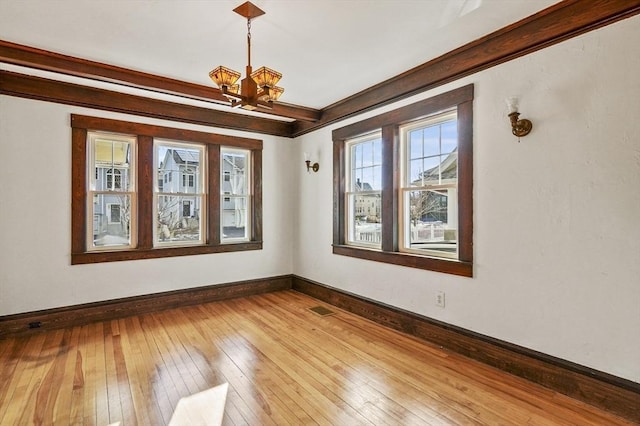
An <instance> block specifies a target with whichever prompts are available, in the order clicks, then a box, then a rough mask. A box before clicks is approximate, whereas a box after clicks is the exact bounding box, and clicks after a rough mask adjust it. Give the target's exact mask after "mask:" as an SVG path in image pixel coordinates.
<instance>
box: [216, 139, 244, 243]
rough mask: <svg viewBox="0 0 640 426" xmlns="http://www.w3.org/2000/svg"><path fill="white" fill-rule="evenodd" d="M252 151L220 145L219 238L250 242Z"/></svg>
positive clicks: (224, 241)
mask: <svg viewBox="0 0 640 426" xmlns="http://www.w3.org/2000/svg"><path fill="white" fill-rule="evenodd" d="M250 170H251V152H250V151H248V150H245V149H237V148H228V147H223V148H221V152H220V171H221V179H220V194H221V195H222V197H221V198H222V200H223V201H222V202H221V203H220V214H221V218H222V219H221V221H220V231H221V234H220V235H221V237H220V240H221V242H222V243H230V242H238V241H247V240H249V238H250V235H249V229H250V225H251V224H250V221H249V219H250V217H251V210H250V206H251V203H250V197H251V194H250V192H249V182H250V179H251V176H250V173H249V171H250Z"/></svg>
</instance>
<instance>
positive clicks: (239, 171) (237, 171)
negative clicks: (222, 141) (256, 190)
mask: <svg viewBox="0 0 640 426" xmlns="http://www.w3.org/2000/svg"><path fill="white" fill-rule="evenodd" d="M248 158H249V153H248V152H242V151H237V152H236V151H229V152H223V154H222V176H223V178H222V192H223V193H224V194H233V195H246V194H247V188H248V182H247V173H246V172H247V162H248Z"/></svg>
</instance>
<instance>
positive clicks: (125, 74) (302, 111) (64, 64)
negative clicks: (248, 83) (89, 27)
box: [0, 40, 320, 121]
mask: <svg viewBox="0 0 640 426" xmlns="http://www.w3.org/2000/svg"><path fill="white" fill-rule="evenodd" d="M0 62H5V63H8V64H12V65H19V66H23V67H28V68H35V69H39V70H44V71H51V72H55V73H60V74H66V75H71V76H74V77H81V78H88V79H91V80H95V81H102V82H107V83H115V84H119V85H123V86H129V87H135V88H139V89H144V90H150V91H153V92H159V93H165V94H170V95H174V96H179V97H183V98H189V99H196V100H199V101H204V102H213V103H217V104H226V103H228V102H229V101H228V99H227V98H226V97H225V96H224V95H223V94H222V92H221V91H220V90H219V89H216V88H214V87H209V86H203V85H200V84H195V83H189V82H186V81H181V80H176V79H172V78H167V77H162V76H158V75H154V74H149V73H144V72H140V71H135V70H130V69H127V68H122V67H117V66H113V65H109V64H104V63H101V62H95V61H90V60H87V59H82V58H77V57H74V56H68V55H62V54H60V53H56V52H51V51H48V50H42V49H37V48H35V47H30V46H25V45H21V44H16V43H12V42H9V41H5V40H0ZM260 112H262V113H265V114H271V115H277V116H279V117H285V118H292V119H294V120H303V121H317V120H318V119H319V118H320V111H318V110H316V109H312V108H307V107H303V106H297V105H292V104H280V103H276V104H274V108H273V109H272V110H260Z"/></svg>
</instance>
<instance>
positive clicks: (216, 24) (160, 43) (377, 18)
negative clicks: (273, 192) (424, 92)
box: [0, 0, 556, 108]
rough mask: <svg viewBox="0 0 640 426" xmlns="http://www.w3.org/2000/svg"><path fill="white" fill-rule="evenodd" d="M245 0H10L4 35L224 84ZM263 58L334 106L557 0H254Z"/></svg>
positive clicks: (240, 37) (239, 56) (289, 97)
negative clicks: (221, 71)
mask: <svg viewBox="0 0 640 426" xmlns="http://www.w3.org/2000/svg"><path fill="white" fill-rule="evenodd" d="M243 2H244V0H208V1H205V0H0V39H2V40H6V41H10V42H14V43H19V44H26V45H29V46H33V47H37V48H41V49H46V50H52V51H55V52H58V53H63V54H67V55H72V56H77V57H81V58H84V59H90V60H94V61H99V62H104V63H107V64H111V65H117V66H121V67H126V68H130V69H134V70H138V71H144V72H147V73H152V74H157V75H161V76H165V77H171V78H176V79H179V80H184V81H188V82H192V83H198V84H203V85H213V83H212V82H211V81H210V80H209V77H208V72H209V70H211V69H212V68H214V67H215V66H217V65H225V66H227V67H230V68H233V69H235V70H237V71H240V72H242V73H243V74H244V67H245V65H246V59H247V53H246V30H247V27H246V20H245V18H243V17H241V16H240V15H238V14H236V13H234V12H233V9H234V8H235V7H236V6H238V5H240V4H241V3H243ZM253 3H254V4H256V5H257V6H258V7H260V8H261V9H263V10H264V11H265V12H266V14H265V15H263V16H261V17H258V18H256V19H255V20H254V21H253V22H252V30H251V33H252V61H251V62H252V65H253V67H254V69H256V68H258V67H259V66H262V65H265V66H268V67H270V68H273V69H276V70H278V71H280V72H282V73H283V75H284V77H283V78H282V80H281V81H280V83H279V85H280V86H282V87H284V88H285V93H284V95H283V96H282V98H281V101H283V102H287V103H292V104H297V105H304V106H308V107H312V108H323V107H326V106H328V105H330V104H332V103H334V102H336V101H339V100H340V99H344V98H346V97H347V96H350V95H352V94H354V93H357V92H359V91H361V90H363V89H365V88H367V87H370V86H372V85H374V84H377V83H379V82H381V81H384V80H386V79H388V78H391V77H393V76H395V75H398V74H400V73H402V72H404V71H407V70H409V69H411V68H413V67H415V66H418V65H420V64H422V63H425V62H427V61H429V60H431V59H433V58H435V57H438V56H440V55H442V54H444V53H446V52H448V51H450V50H453V49H455V48H457V47H459V46H462V45H464V44H466V43H468V42H470V41H473V40H475V39H478V38H480V37H482V36H484V35H486V34H489V33H491V32H493V31H495V30H497V29H500V28H502V27H505V26H507V25H508V24H510V23H513V22H515V21H518V20H520V19H522V18H525V17H527V16H529V15H532V14H534V13H536V12H538V11H539V10H542V9H544V8H546V7H548V6H550V5H552V4H554V3H556V0H254V1H253Z"/></svg>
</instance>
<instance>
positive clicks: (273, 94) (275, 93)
mask: <svg viewBox="0 0 640 426" xmlns="http://www.w3.org/2000/svg"><path fill="white" fill-rule="evenodd" d="M283 93H284V89H283V88H282V87H278V86H273V87H267V88H266V89H265V94H264V95H262V96H261V97H260V99H262V100H263V101H277V100H278V98H279V97H280V95H282V94H283Z"/></svg>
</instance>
